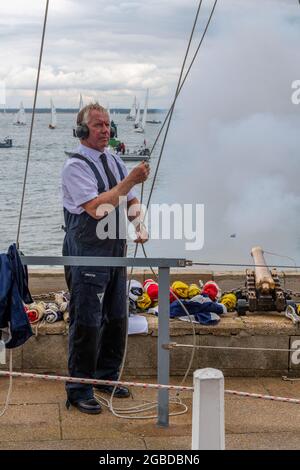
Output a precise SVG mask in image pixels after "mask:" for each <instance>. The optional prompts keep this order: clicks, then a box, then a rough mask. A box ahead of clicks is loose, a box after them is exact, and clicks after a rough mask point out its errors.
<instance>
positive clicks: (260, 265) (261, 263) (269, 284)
mask: <svg viewBox="0 0 300 470" xmlns="http://www.w3.org/2000/svg"><path fill="white" fill-rule="evenodd" d="M251 256H252V257H253V260H254V267H255V287H256V289H258V290H259V291H260V292H261V293H262V294H268V293H269V292H270V291H272V290H274V288H275V282H274V279H273V277H272V275H271V273H270V271H269V268H268V266H267V265H266V261H265V258H264V252H263V249H262V248H261V247H260V246H255V247H254V248H252V250H251Z"/></svg>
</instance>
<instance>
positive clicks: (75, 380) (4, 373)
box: [0, 370, 194, 391]
mask: <svg viewBox="0 0 300 470" xmlns="http://www.w3.org/2000/svg"><path fill="white" fill-rule="evenodd" d="M1 375H2V376H4V377H10V376H11V377H26V378H28V379H44V380H57V381H58V382H73V383H80V384H92V385H126V386H128V387H142V388H158V389H169V390H191V391H193V390H194V387H185V386H180V385H161V384H147V383H140V382H117V381H116V380H96V379H82V378H77V377H64V376H60V375H47V374H30V373H27V372H9V371H2V370H1V371H0V376H1Z"/></svg>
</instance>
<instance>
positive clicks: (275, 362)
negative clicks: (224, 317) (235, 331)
mask: <svg viewBox="0 0 300 470" xmlns="http://www.w3.org/2000/svg"><path fill="white" fill-rule="evenodd" d="M198 344H199V345H201V346H226V347H240V348H270V349H288V347H289V346H288V345H289V340H288V337H284V336H278V337H274V336H257V335H256V336H231V337H230V336H229V337H228V336H212V335H211V336H208V335H207V336H203V335H201V336H198ZM287 365H288V352H279V351H255V350H254V351H250V350H239V349H236V350H234V349H232V350H230V349H200V350H199V363H198V364H197V365H196V368H197V369H199V368H202V367H213V368H216V369H221V370H226V369H231V370H232V369H235V368H236V369H239V370H243V369H245V370H251V371H253V375H255V371H256V370H268V369H272V370H286V369H287Z"/></svg>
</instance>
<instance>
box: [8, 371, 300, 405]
mask: <svg viewBox="0 0 300 470" xmlns="http://www.w3.org/2000/svg"><path fill="white" fill-rule="evenodd" d="M1 375H2V376H4V377H10V376H11V377H25V378H28V379H44V380H56V381H58V382H73V383H82V384H92V385H113V386H114V385H125V386H128V387H141V388H154V389H155V388H156V389H169V390H190V391H194V387H185V386H182V385H162V384H148V383H141V382H123V381H121V382H117V381H116V380H96V379H83V378H77V377H64V376H60V375H47V374H30V373H27V372H9V371H0V376H1ZM224 392H225V393H227V394H229V395H237V396H241V397H250V398H262V399H263V400H273V401H282V402H286V403H295V404H298V405H299V404H300V400H299V399H297V398H286V397H276V396H272V395H262V394H259V393H250V392H239V391H237V390H224Z"/></svg>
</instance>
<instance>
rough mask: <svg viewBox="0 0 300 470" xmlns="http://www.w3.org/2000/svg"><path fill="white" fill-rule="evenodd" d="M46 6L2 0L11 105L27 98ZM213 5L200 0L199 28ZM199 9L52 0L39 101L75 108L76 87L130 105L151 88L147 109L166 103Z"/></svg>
mask: <svg viewBox="0 0 300 470" xmlns="http://www.w3.org/2000/svg"><path fill="white" fill-rule="evenodd" d="M45 3H46V2H45V1H43V0H27V1H26V2H25V1H24V0H11V1H9V2H4V1H2V2H0V31H1V32H0V37H1V52H0V54H1V63H2V67H1V72H0V73H1V75H0V77H1V79H3V80H5V82H6V86H7V104H8V106H15V105H16V104H18V102H19V99H20V97H22V99H24V103H25V104H26V105H30V103H31V101H32V90H33V88H34V83H35V77H36V66H37V63H38V54H39V47H40V41H41V31H42V24H43V15H44V9H45ZM210 3H211V2H210V1H206V2H205V1H204V6H203V20H201V21H200V23H199V24H200V25H201V22H202V24H203V21H204V19H205V18H206V16H207V13H208V7H209V6H210ZM197 6H198V0H150V1H147V2H145V1H143V0H127V1H122V0H110V1H109V2H107V1H104V0H86V1H85V2H82V1H81V0H50V4H49V15H48V22H47V33H46V39H45V48H44V55H43V67H42V75H41V81H40V93H39V105H43V104H45V103H47V104H48V101H49V96H50V95H51V96H53V95H54V97H55V101H56V103H57V105H58V106H72V105H74V106H76V105H77V101H78V94H79V93H80V92H81V93H83V94H84V96H85V97H86V99H88V98H95V97H96V98H97V97H98V98H99V99H105V101H109V102H110V103H111V105H112V106H124V105H125V106H126V107H127V106H129V103H128V102H129V101H131V95H133V94H136V93H137V94H138V93H139V92H140V93H141V94H142V95H143V96H144V92H143V90H145V89H146V88H147V87H149V88H150V89H151V96H152V100H151V104H152V106H163V107H166V106H168V104H169V101H170V96H171V94H172V93H174V89H175V83H176V79H177V78H178V73H179V67H180V64H181V61H182V58H183V54H184V51H185V48H186V45H187V41H188V37H189V34H190V31H191V28H192V24H193V21H194V17H195V14H196V10H197ZM199 28H200V27H199ZM198 37H199V35H198ZM142 92H143V93H142ZM128 95H129V96H130V99H128Z"/></svg>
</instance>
